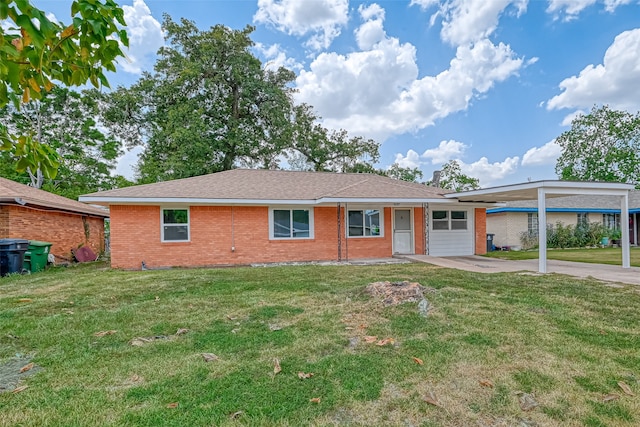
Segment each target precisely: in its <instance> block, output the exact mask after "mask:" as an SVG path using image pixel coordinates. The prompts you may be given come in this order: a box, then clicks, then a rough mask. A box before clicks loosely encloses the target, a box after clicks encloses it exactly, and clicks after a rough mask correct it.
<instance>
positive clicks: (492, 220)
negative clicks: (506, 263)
mask: <svg viewBox="0 0 640 427" xmlns="http://www.w3.org/2000/svg"><path fill="white" fill-rule="evenodd" d="M507 215H508V214H507V213H506V212H501V213H495V214H490V215H487V233H491V234H494V237H493V244H494V245H495V246H508V245H509V243H508V240H507V234H508V231H507Z"/></svg>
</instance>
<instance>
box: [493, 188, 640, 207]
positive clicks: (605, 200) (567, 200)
mask: <svg viewBox="0 0 640 427" xmlns="http://www.w3.org/2000/svg"><path fill="white" fill-rule="evenodd" d="M546 205H547V209H558V208H560V209H562V208H564V209H576V210H579V209H618V210H620V197H618V196H594V195H589V196H568V197H553V198H548V199H547V200H546ZM505 207H507V208H537V207H538V201H537V200H519V201H515V202H507V203H506V204H505ZM629 208H630V209H637V208H640V191H638V190H632V191H629Z"/></svg>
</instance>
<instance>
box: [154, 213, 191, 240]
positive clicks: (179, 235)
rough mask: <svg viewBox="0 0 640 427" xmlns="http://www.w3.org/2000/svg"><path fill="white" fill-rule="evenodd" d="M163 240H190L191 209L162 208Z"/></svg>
mask: <svg viewBox="0 0 640 427" xmlns="http://www.w3.org/2000/svg"><path fill="white" fill-rule="evenodd" d="M160 219H161V221H162V241H163V242H188V241H189V209H184V208H182V209H162V212H161V218H160Z"/></svg>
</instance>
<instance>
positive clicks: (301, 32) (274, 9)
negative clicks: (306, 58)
mask: <svg viewBox="0 0 640 427" xmlns="http://www.w3.org/2000/svg"><path fill="white" fill-rule="evenodd" d="M348 13H349V2H348V0H305V1H300V0H258V11H257V12H256V14H255V15H254V16H253V21H254V22H256V23H261V24H270V25H273V26H274V27H275V28H277V29H278V30H279V31H282V32H284V33H287V34H289V35H296V36H305V35H307V34H312V36H311V38H310V39H309V40H307V42H306V43H305V45H306V46H308V47H310V48H312V49H315V50H319V49H323V48H324V49H326V48H328V47H329V46H330V45H331V42H332V41H333V39H335V38H336V37H338V36H339V35H340V29H341V27H343V26H345V25H346V24H347V21H348Z"/></svg>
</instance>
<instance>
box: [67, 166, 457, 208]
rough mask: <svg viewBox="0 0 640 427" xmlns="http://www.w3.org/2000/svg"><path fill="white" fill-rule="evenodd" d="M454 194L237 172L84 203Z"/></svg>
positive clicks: (372, 179) (395, 184)
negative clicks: (133, 200) (130, 200)
mask: <svg viewBox="0 0 640 427" xmlns="http://www.w3.org/2000/svg"><path fill="white" fill-rule="evenodd" d="M448 192H449V191H447V190H444V189H441V188H434V187H428V186H426V185H424V184H418V183H411V182H405V181H398V180H395V179H391V178H387V177H384V176H380V175H375V174H357V173H355V174H350V173H331V172H298V171H283V170H264V169H234V170H230V171H225V172H218V173H213V174H209V175H202V176H197V177H192V178H185V179H177V180H173V181H165V182H158V183H154V184H145V185H136V186H133V187H126V188H120V189H116V190H108V191H101V192H97V193H92V194H85V195H83V196H81V197H80V200H84V201H95V202H97V203H109V202H110V201H113V200H114V199H118V200H122V199H136V201H142V202H144V201H149V202H152V201H153V200H154V199H203V200H216V201H220V200H247V201H250V200H251V201H260V200H265V201H266V200H269V201H292V202H293V201H301V200H309V201H317V200H320V199H381V200H384V199H443V196H442V195H443V194H445V193H448Z"/></svg>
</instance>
